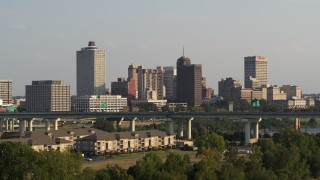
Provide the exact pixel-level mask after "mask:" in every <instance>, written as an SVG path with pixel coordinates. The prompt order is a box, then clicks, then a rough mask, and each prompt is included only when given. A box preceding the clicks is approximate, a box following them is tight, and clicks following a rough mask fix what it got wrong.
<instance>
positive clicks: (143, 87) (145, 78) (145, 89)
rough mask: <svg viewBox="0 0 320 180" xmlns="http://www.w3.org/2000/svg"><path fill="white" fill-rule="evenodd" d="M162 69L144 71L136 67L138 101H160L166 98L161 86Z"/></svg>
mask: <svg viewBox="0 0 320 180" xmlns="http://www.w3.org/2000/svg"><path fill="white" fill-rule="evenodd" d="M163 77H164V69H163V67H161V66H158V67H157V69H144V68H143V66H138V97H139V99H143V100H145V99H147V100H148V99H153V100H161V99H164V97H165V96H166V95H165V93H166V91H165V87H164V85H163Z"/></svg>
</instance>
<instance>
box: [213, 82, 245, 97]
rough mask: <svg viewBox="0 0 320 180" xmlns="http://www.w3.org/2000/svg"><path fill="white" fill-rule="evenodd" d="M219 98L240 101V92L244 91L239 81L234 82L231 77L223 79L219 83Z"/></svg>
mask: <svg viewBox="0 0 320 180" xmlns="http://www.w3.org/2000/svg"><path fill="white" fill-rule="evenodd" d="M218 88H219V96H220V97H222V98H223V99H225V100H232V99H236V98H238V99H239V96H240V95H239V92H240V90H241V89H242V86H241V84H240V81H239V80H234V79H232V78H231V77H229V78H226V79H221V81H219V82H218Z"/></svg>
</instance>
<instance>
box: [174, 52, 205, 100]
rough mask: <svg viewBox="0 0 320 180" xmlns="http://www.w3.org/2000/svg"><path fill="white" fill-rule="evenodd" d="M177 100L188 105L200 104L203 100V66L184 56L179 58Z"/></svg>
mask: <svg viewBox="0 0 320 180" xmlns="http://www.w3.org/2000/svg"><path fill="white" fill-rule="evenodd" d="M176 100H177V102H180V103H188V106H200V105H201V100H202V67H201V64H191V61H190V59H189V58H187V57H185V56H182V57H180V58H179V59H178V60H177V91H176Z"/></svg>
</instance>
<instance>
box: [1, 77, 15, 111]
mask: <svg viewBox="0 0 320 180" xmlns="http://www.w3.org/2000/svg"><path fill="white" fill-rule="evenodd" d="M0 99H2V104H3V105H6V104H12V103H13V100H12V80H0Z"/></svg>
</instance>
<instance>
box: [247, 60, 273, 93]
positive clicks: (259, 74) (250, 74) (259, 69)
mask: <svg viewBox="0 0 320 180" xmlns="http://www.w3.org/2000/svg"><path fill="white" fill-rule="evenodd" d="M253 81H254V82H253ZM257 81H258V82H259V84H260V87H261V86H266V85H267V84H268V58H266V57H263V56H248V57H245V58H244V86H245V88H256V87H257ZM253 85H254V87H253Z"/></svg>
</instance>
